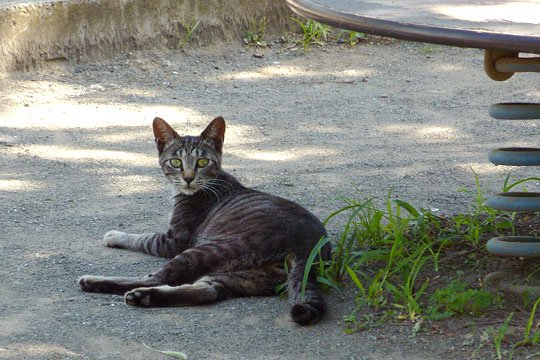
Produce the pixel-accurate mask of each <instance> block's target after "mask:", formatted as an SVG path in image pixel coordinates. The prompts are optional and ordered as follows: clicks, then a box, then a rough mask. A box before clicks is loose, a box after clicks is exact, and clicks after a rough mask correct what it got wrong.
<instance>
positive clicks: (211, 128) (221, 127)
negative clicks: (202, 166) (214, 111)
mask: <svg viewBox="0 0 540 360" xmlns="http://www.w3.org/2000/svg"><path fill="white" fill-rule="evenodd" d="M201 139H202V141H203V142H206V143H208V144H210V145H211V146H212V147H214V149H216V151H217V152H218V153H220V154H221V148H222V147H223V140H224V139H225V120H223V118H222V117H221V116H218V117H217V118H215V119H214V120H212V122H211V123H210V124H209V125H208V126H207V127H206V129H204V131H203V132H202V134H201Z"/></svg>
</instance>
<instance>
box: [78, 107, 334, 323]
mask: <svg viewBox="0 0 540 360" xmlns="http://www.w3.org/2000/svg"><path fill="white" fill-rule="evenodd" d="M224 133H225V122H224V120H223V119H222V118H221V117H218V118H216V119H214V120H213V121H212V122H211V123H210V125H208V127H207V128H206V129H205V130H204V131H203V133H202V134H201V135H200V136H196V137H195V136H184V137H181V136H179V135H178V134H177V133H176V132H175V131H174V130H173V129H172V128H171V127H170V126H169V125H168V124H167V123H166V122H165V121H164V120H162V119H159V118H156V119H155V120H154V135H155V137H156V145H157V147H158V152H159V160H160V165H161V167H162V170H163V173H164V174H165V176H166V177H167V179H168V180H169V181H170V182H171V183H172V184H173V186H174V189H175V198H174V199H175V203H174V208H173V215H172V217H171V221H170V226H169V229H168V230H167V231H166V232H164V233H148V234H127V233H123V232H120V231H115V230H113V231H109V232H108V233H107V234H105V237H104V244H105V245H106V246H108V247H114V248H121V249H128V250H132V251H140V252H143V253H147V254H151V255H155V256H161V257H165V258H170V259H171V260H170V261H169V262H168V263H167V264H165V266H163V267H162V268H161V269H160V270H158V271H157V272H155V273H153V274H151V275H149V276H147V277H134V278H120V277H101V276H90V275H87V276H83V277H81V278H80V279H79V285H80V286H81V288H82V289H83V290H84V291H91V292H104V293H113V294H125V299H126V302H127V303H128V304H130V305H135V306H144V307H150V306H178V305H189V304H206V303H210V302H215V301H220V300H224V299H227V298H230V297H241V296H256V295H271V294H272V293H273V292H274V289H275V287H276V286H277V285H279V284H280V283H282V282H284V281H285V280H287V274H285V272H284V270H283V264H284V261H285V259H289V260H290V261H289V270H290V271H289V274H288V280H287V281H288V293H289V299H290V303H291V316H292V318H293V320H294V321H296V322H297V323H299V324H310V323H314V322H316V321H317V320H318V319H319V318H320V317H321V316H322V314H323V313H324V312H325V310H326V304H325V301H324V299H323V297H322V295H321V293H320V291H319V289H318V287H317V285H316V282H315V276H314V274H310V276H309V279H308V282H307V285H306V288H305V291H304V293H303V296H302V290H301V284H302V279H303V277H304V272H305V266H306V261H307V258H308V256H309V254H310V252H311V249H312V248H313V247H314V246H315V244H316V243H317V242H318V241H319V240H320V239H321V238H322V237H325V236H326V231H325V229H324V226H323V225H322V224H321V222H320V221H319V220H318V219H317V218H316V217H315V216H314V215H313V214H311V213H310V212H308V211H307V210H306V209H304V208H302V207H301V206H299V205H298V204H296V203H294V202H291V201H289V200H286V199H283V198H280V197H276V196H272V195H269V194H266V193H262V192H259V191H256V190H253V189H249V188H246V187H244V186H242V185H241V184H240V183H239V182H238V181H237V180H236V179H235V178H234V177H233V176H231V175H229V174H227V173H226V172H224V171H223V170H222V169H221V148H222V145H223V139H224ZM329 253H330V248H329V246H327V247H325V248H324V249H323V254H322V255H323V256H324V257H328V256H329Z"/></svg>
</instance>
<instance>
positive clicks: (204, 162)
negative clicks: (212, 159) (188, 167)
mask: <svg viewBox="0 0 540 360" xmlns="http://www.w3.org/2000/svg"><path fill="white" fill-rule="evenodd" d="M208 162H209V160H208V159H206V158H201V159H199V160H197V166H198V167H200V168H203V167H205V166H207V165H208Z"/></svg>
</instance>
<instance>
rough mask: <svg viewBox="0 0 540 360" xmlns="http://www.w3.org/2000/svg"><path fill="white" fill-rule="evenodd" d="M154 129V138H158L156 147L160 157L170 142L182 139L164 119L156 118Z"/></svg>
mask: <svg viewBox="0 0 540 360" xmlns="http://www.w3.org/2000/svg"><path fill="white" fill-rule="evenodd" d="M152 127H153V128H154V136H155V137H156V145H157V148H158V151H159V154H160V155H161V153H162V152H163V149H164V148H165V145H166V144H167V143H168V142H169V141H172V140H174V139H178V138H180V135H178V133H177V132H176V131H174V129H173V128H172V127H171V126H170V125H169V124H167V122H166V121H165V120H163V119H162V118H158V117H157V118H155V119H154V122H153V123H152Z"/></svg>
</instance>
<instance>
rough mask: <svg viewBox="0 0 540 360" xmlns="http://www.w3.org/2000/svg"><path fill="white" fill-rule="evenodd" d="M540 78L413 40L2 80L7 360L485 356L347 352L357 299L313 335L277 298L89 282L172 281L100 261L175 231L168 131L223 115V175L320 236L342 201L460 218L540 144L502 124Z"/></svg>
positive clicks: (461, 349)
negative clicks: (493, 156) (276, 202)
mask: <svg viewBox="0 0 540 360" xmlns="http://www.w3.org/2000/svg"><path fill="white" fill-rule="evenodd" d="M539 80H540V77H539V76H538V75H536V76H531V75H528V76H524V75H518V76H516V78H515V79H512V80H510V81H508V82H505V83H495V82H492V81H491V80H489V79H488V78H487V77H486V76H485V75H484V73H483V70H482V53H481V52H480V51H477V50H464V49H453V48H445V47H438V46H431V45H423V44H411V43H404V42H391V43H386V44H375V45H373V44H371V45H370V44H363V45H361V46H357V47H355V48H353V49H349V48H340V47H327V48H325V49H322V50H315V49H314V50H313V51H311V52H310V53H308V54H307V55H301V54H299V53H298V52H295V51H287V50H285V49H282V48H281V47H280V46H275V47H274V49H272V50H268V51H267V52H266V53H265V55H264V56H263V57H262V58H257V57H254V56H253V50H251V49H244V48H239V47H230V48H211V49H198V50H189V51H188V53H187V54H185V53H181V52H167V53H164V52H160V53H150V52H147V53H130V54H126V55H125V56H122V57H119V58H117V59H116V60H115V61H111V62H110V63H106V64H95V65H84V66H63V65H58V66H54V67H53V66H51V67H50V68H48V69H45V70H43V71H41V72H40V73H29V74H15V75H12V76H11V77H9V78H6V79H4V80H1V83H0V88H1V89H2V91H1V92H0V153H1V156H0V168H1V177H0V209H1V212H2V214H3V215H2V217H1V218H0V228H1V229H2V230H1V232H0V251H1V257H2V263H1V264H2V265H1V266H0V277H1V279H2V280H1V289H2V290H1V292H0V304H1V306H0V358H10V359H11V358H13V359H15V358H17V359H22V358H29V359H51V358H62V359H65V358H67V359H77V358H88V359H125V358H130V359H149V358H159V357H160V356H161V355H159V354H156V353H152V352H151V351H150V350H148V349H146V348H145V347H144V346H143V345H142V343H143V342H144V343H145V344H148V345H150V346H152V347H154V348H157V349H163V350H166V349H167V350H169V349H170V350H177V351H183V352H185V353H186V354H187V355H188V357H189V359H381V358H384V359H417V358H423V359H426V358H427V359H452V358H455V359H463V358H467V357H469V356H470V354H471V353H472V352H473V351H474V349H475V348H476V346H477V345H478V344H472V345H471V344H468V343H467V342H466V341H465V340H464V333H466V332H468V331H470V329H456V331H455V333H453V334H448V333H436V332H430V333H424V334H418V335H417V336H416V337H414V338H410V334H411V329H410V326H408V325H406V324H403V325H402V326H393V327H391V328H383V329H378V330H371V331H368V332H362V333H357V334H352V335H344V332H343V317H344V316H345V315H347V314H349V313H350V312H351V311H352V310H353V308H354V304H353V301H352V296H351V294H350V293H348V292H347V291H346V292H345V293H333V294H331V295H329V302H330V306H331V311H330V314H329V316H328V317H327V318H326V319H325V320H324V321H323V322H322V323H320V324H318V325H316V326H313V327H307V328H300V327H298V326H296V325H295V324H294V323H292V322H291V320H290V319H289V317H288V314H287V312H288V306H287V303H286V301H284V300H282V299H279V298H256V299H237V300H232V301H227V302H223V303H220V304H216V305H212V306H206V307H194V308H172V309H149V310H145V309H137V308H132V307H128V306H126V305H124V303H123V300H122V298H121V297H117V296H107V295H91V294H84V293H82V292H81V291H80V290H79V289H78V287H77V285H76V280H77V278H78V277H79V276H81V275H83V274H103V275H108V274H109V275H129V274H135V273H136V274H146V273H149V272H152V271H154V270H155V269H156V268H158V267H159V266H160V265H161V264H162V263H163V260H162V259H157V258H152V257H149V256H144V255H139V254H134V253H129V252H123V251H116V250H112V249H106V248H104V247H102V246H101V245H100V239H101V237H102V235H103V234H104V233H105V232H106V231H108V230H110V229H114V228H120V229H127V230H128V231H133V232H139V231H140V232H142V231H149V230H160V229H164V228H165V226H166V223H167V217H168V212H169V198H168V196H169V192H168V191H167V189H166V184H165V181H164V179H162V176H161V174H160V172H159V169H158V166H157V160H156V154H155V153H156V151H155V149H154V144H153V139H152V132H151V128H150V124H151V120H152V119H153V117H154V116H158V115H159V116H161V117H163V118H165V119H166V120H168V121H169V122H170V123H172V124H173V125H174V126H175V127H176V128H177V129H179V130H181V129H185V131H186V132H187V133H192V132H198V131H200V129H202V128H203V127H204V126H205V124H206V123H207V122H208V121H209V120H210V119H212V118H213V117H214V116H216V115H223V116H224V117H225V119H226V120H227V121H228V126H229V127H228V132H227V134H226V144H225V156H224V167H225V169H226V170H228V171H230V172H232V173H233V174H235V175H236V176H237V177H238V178H239V179H240V180H241V181H243V182H244V183H245V184H248V185H250V186H253V187H256V188H257V189H260V190H264V191H268V192H271V193H275V194H278V195H281V196H285V197H288V198H291V199H294V200H296V201H298V202H300V203H301V204H303V205H305V206H306V207H307V208H309V209H311V210H312V211H314V212H315V213H316V214H317V215H318V216H319V217H321V218H325V217H326V216H327V215H328V214H329V213H330V212H331V211H333V210H335V209H337V208H338V207H339V206H340V200H339V196H349V197H356V198H367V197H372V196H376V197H379V198H384V197H385V196H386V195H387V194H388V192H389V191H390V190H392V191H393V194H395V196H396V197H399V198H401V199H403V200H407V201H409V202H411V203H413V204H415V205H416V206H419V207H425V208H433V209H440V210H439V211H441V212H446V213H454V212H458V211H465V210H466V209H467V206H468V204H470V202H471V200H470V199H469V195H467V194H465V193H463V192H459V191H458V189H460V188H464V187H465V188H468V189H471V190H472V189H473V186H474V179H473V175H472V173H471V170H470V166H472V167H473V169H474V170H475V171H476V172H477V173H478V174H479V176H480V180H481V182H482V184H483V187H484V188H485V189H486V191H498V190H499V189H500V187H501V186H502V180H503V179H504V176H505V175H506V173H507V171H508V168H502V167H495V166H492V165H490V164H488V162H487V159H486V153H487V151H488V150H489V149H491V148H493V147H495V146H508V145H534V143H535V142H536V141H537V136H538V128H537V124H536V123H534V122H521V121H514V122H500V121H499V122H497V121H495V120H492V119H490V118H489V116H488V115H487V106H488V104H490V103H492V102H498V101H527V100H533V99H536V100H537V101H538V98H539V97H540V92H539V91H540V90H539V89H538V83H539V82H538V81H539ZM512 171H513V173H515V174H516V175H533V171H532V170H530V169H529V170H522V169H513V170H512ZM534 186H535V185H533V187H534ZM329 230H330V232H332V233H336V232H337V231H338V228H337V225H331V226H330V229H329ZM480 275H482V274H480ZM471 331H472V330H471ZM163 358H165V357H163Z"/></svg>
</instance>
